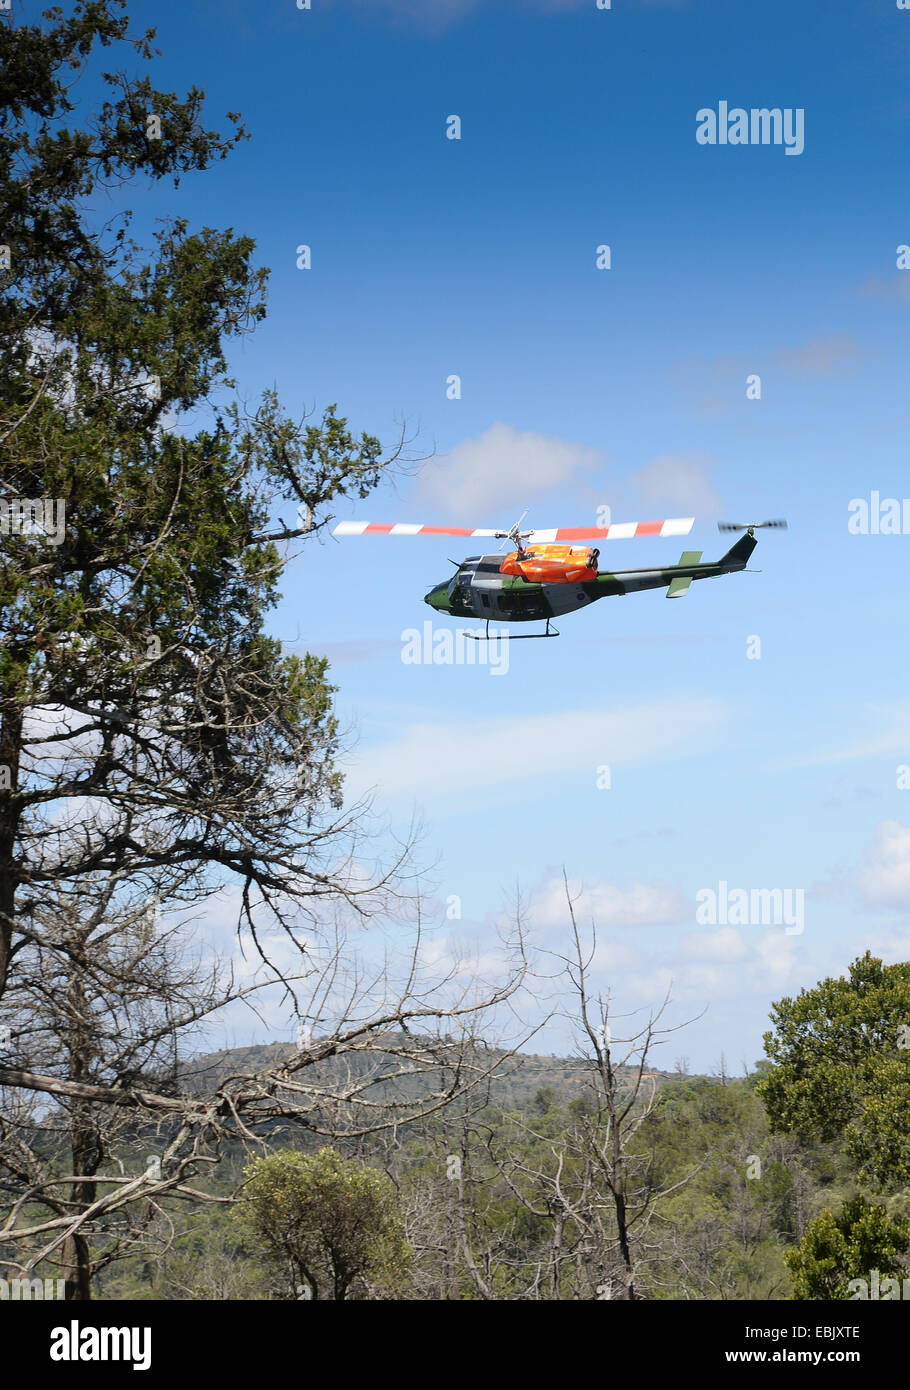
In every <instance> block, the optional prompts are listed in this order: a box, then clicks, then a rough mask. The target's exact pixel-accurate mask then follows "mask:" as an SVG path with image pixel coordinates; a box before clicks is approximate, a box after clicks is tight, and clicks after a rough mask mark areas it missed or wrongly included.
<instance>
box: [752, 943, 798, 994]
mask: <svg viewBox="0 0 910 1390" xmlns="http://www.w3.org/2000/svg"><path fill="white" fill-rule="evenodd" d="M796 945H797V938H796V937H795V936H788V935H787V933H786V932H785V931H770V932H766V933H765V935H764V936H762V937H760V938H759V940H758V942H757V943H756V953H757V955H758V958H759V961H760V962H761V965H762V968H763V970H764V972H765V976H766V978H767V980H768V983H769V985H771V987H772V988H774V989H780V988H781V987H782V986H783V985H785V984H786V983H787V981H788V980H789V979H790V977H791V975H792V973H793V965H794V960H795V956H796Z"/></svg>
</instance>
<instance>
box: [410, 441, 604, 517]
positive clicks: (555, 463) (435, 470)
mask: <svg viewBox="0 0 910 1390" xmlns="http://www.w3.org/2000/svg"><path fill="white" fill-rule="evenodd" d="M604 461H605V460H604V456H603V454H601V453H599V452H598V450H596V449H589V448H586V447H585V446H584V445H582V444H572V443H570V442H569V441H568V440H565V439H557V438H556V437H555V436H552V435H546V434H535V433H533V432H532V431H530V430H528V431H524V432H523V433H521V432H519V431H518V430H516V429H513V428H512V426H511V425H506V424H503V423H502V421H498V422H497V423H496V424H494V425H491V426H490V428H489V429H488V430H485V431H484V432H483V434H480V435H478V436H477V437H476V438H474V439H466V440H464V441H463V442H462V443H461V444H458V445H456V447H455V448H454V449H453V450H452V452H451V453H450V454H445V455H443V456H442V457H441V458H439V459H436V460H433V461H432V462H431V463H429V464H427V465H426V467H425V468H424V470H423V472H422V473H421V475H420V478H419V480H418V483H417V489H416V494H415V496H416V499H417V501H418V502H419V504H420V505H426V506H427V507H433V508H435V511H436V513H437V514H439V515H442V514H443V513H444V514H445V515H446V516H449V517H451V518H452V519H453V520H456V521H458V522H459V523H463V524H464V525H466V526H468V525H473V526H489V525H491V524H492V525H494V526H495V525H502V524H510V523H511V522H512V521H514V520H516V519H517V517H518V515H519V513H520V512H521V511H522V510H524V507H525V506H526V505H527V504H528V502H529V501H531V500H532V499H533V497H535V496H538V495H540V494H541V493H545V492H548V491H550V490H552V489H555V488H563V487H566V486H567V485H568V484H569V483H571V482H573V481H574V480H575V479H576V478H577V476H578V475H579V474H581V473H587V472H591V471H593V470H595V469H596V468H598V467H602V466H603V464H604ZM513 514H514V515H513ZM430 519H431V520H432V518H430ZM560 520H561V518H559V517H557V518H555V519H554V518H551V517H547V518H537V522H538V524H539V525H543V526H553V525H559V524H560Z"/></svg>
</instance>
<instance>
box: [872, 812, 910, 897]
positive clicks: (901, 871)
mask: <svg viewBox="0 0 910 1390" xmlns="http://www.w3.org/2000/svg"><path fill="white" fill-rule="evenodd" d="M860 888H861V891H862V894H863V897H864V898H865V899H866V902H867V903H868V904H869V905H870V906H872V907H893V908H903V909H906V908H907V907H910V826H906V825H903V824H901V822H900V821H899V820H884V821H880V822H879V823H878V825H877V826H876V827H875V842H874V844H873V845H872V848H871V849H870V850H869V853H868V854H867V855H866V859H865V866H864V868H863V869H862V871H861V874H860Z"/></svg>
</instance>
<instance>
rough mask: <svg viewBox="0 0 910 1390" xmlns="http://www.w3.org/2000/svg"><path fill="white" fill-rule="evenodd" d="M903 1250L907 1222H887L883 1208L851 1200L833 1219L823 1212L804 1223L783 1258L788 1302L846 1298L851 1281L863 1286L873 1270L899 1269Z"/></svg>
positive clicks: (909, 1242) (909, 1228) (909, 1230)
mask: <svg viewBox="0 0 910 1390" xmlns="http://www.w3.org/2000/svg"><path fill="white" fill-rule="evenodd" d="M908 1250H910V1221H904V1220H901V1219H899V1218H898V1219H894V1220H891V1219H889V1217H888V1214H887V1212H886V1210H885V1208H884V1207H883V1206H880V1205H878V1204H870V1203H869V1202H867V1201H866V1199H865V1198H864V1197H854V1198H853V1199H852V1200H851V1201H849V1202H845V1203H844V1205H843V1206H842V1207H841V1209H840V1211H839V1212H838V1213H837V1214H836V1215H835V1214H834V1213H833V1212H830V1211H824V1212H822V1214H821V1216H819V1217H817V1218H816V1219H815V1220H814V1221H812V1222H810V1223H809V1225H808V1227H807V1228H806V1234H805V1235H804V1237H803V1239H802V1241H801V1242H800V1244H799V1245H798V1246H797V1247H796V1248H795V1249H794V1250H788V1251H787V1253H786V1255H785V1256H784V1259H785V1260H786V1262H787V1267H788V1269H789V1270H790V1276H791V1279H792V1281H793V1297H794V1298H806V1299H847V1298H849V1297H850V1293H851V1291H850V1289H849V1287H848V1285H849V1283H850V1280H851V1279H864V1280H865V1281H866V1283H867V1284H869V1283H871V1280H872V1272H873V1271H874V1270H878V1271H879V1273H880V1274H881V1275H894V1274H899V1273H901V1272H902V1271H903V1270H905V1269H906V1264H905V1260H904V1258H903V1257H904V1256H906V1254H907V1252H908Z"/></svg>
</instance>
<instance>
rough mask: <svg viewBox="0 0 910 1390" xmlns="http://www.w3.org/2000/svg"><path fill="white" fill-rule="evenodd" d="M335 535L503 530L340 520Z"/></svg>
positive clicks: (494, 533)
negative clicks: (475, 529)
mask: <svg viewBox="0 0 910 1390" xmlns="http://www.w3.org/2000/svg"><path fill="white" fill-rule="evenodd" d="M332 534H333V535H335V536H501V535H502V532H501V531H472V530H471V529H470V528H469V527H467V526H415V525H412V524H411V522H409V521H396V522H384V521H340V522H339V523H338V525H337V526H336V527H335V530H334V531H333V532H332Z"/></svg>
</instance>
